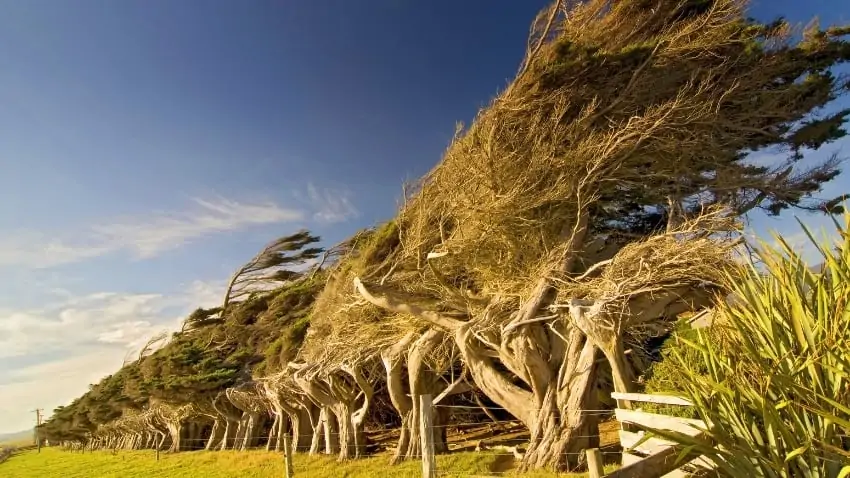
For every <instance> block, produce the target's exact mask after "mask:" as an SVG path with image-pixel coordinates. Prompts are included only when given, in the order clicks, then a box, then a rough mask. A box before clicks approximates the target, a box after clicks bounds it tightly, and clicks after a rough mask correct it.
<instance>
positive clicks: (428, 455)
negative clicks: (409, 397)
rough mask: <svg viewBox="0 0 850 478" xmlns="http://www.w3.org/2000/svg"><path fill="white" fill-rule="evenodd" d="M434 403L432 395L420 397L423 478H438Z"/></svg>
mask: <svg viewBox="0 0 850 478" xmlns="http://www.w3.org/2000/svg"><path fill="white" fill-rule="evenodd" d="M433 408H434V403H433V401H432V397H431V395H420V396H419V436H420V437H421V438H422V442H421V444H422V478H436V476H437V460H436V458H435V457H434V427H433V424H434V423H433V420H434V418H433V417H434V410H433Z"/></svg>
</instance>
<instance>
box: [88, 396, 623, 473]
mask: <svg viewBox="0 0 850 478" xmlns="http://www.w3.org/2000/svg"><path fill="white" fill-rule="evenodd" d="M439 409H446V410H449V411H450V412H451V416H452V417H454V418H455V420H451V421H445V419H446V417H445V414H444V416H443V418H442V420H443V421H441V422H439V423H433V422H431V421H430V420H428V423H427V424H424V423H416V430H406V431H411V432H413V435H414V437H415V439H416V440H420V439H421V438H423V437H424V435H426V434H427V435H428V436H429V440H423V441H422V443H414V444H412V445H408V446H407V447H406V448H405V449H404V450H400V451H397V447H398V445H399V443H398V442H399V437H400V435H402V433H403V432H404V431H403V429H401V428H393V429H373V430H366V431H365V432H364V435H365V436H366V437H367V441H366V443H365V444H361V446H362V448H360V449H359V450H357V451H359V452H360V453H361V454H362V455H363V456H370V457H374V459H376V460H381V459H383V460H385V461H383V464H381V463H376V464H375V466H377V467H378V469H376V472H379V473H380V475H381V476H383V477H387V478H389V477H396V476H398V477H407V476H411V477H420V476H422V477H426V478H434V477H436V476H477V477H483V476H504V475H507V474H510V473H514V471H513V470H514V469H515V468H516V466H517V465H518V463H519V462H520V461H521V460H522V457H523V453H524V452H525V451H526V448H527V446H528V443H529V439H530V432H529V430H528V429H527V428H526V427H525V425H524V424H523V422H522V421H521V420H516V419H499V418H496V419H494V418H493V416H494V415H493V414H496V415H499V414H500V413H499V412H507V410H505V409H502V408H499V407H488V411H490V412H491V413H490V414H489V417H491V418H490V419H485V420H476V421H463V422H458V421H456V419H457V418H460V417H469V415H465V414H463V413H462V412H463V411H469V412H478V413H479V414H480V410H481V408H480V406H476V405H456V404H452V405H443V404H437V405H433V406H430V407H427V408H426V409H423V413H422V415H423V416H424V415H429V416H430V418H432V419H433V418H435V417H436V416H437V415H439V413H438V410H439ZM527 411H528V412H529V413H533V412H538V413H540V412H544V411H546V412H549V411H551V412H554V410H549V409H547V410H542V409H536V410H535V409H528V410H527ZM571 413H573V414H574V416H575V415H580V416H588V417H593V418H594V419H596V420H598V421H602V420H605V419H607V418H610V417H612V416H613V414H614V411H613V410H610V409H588V410H581V411H572V412H571ZM270 424H271V420H270V421H269V423H267V424H266V426H264V427H261V428H260V429H262V430H263V431H264V433H261V434H256V435H250V436H249V437H245V436H239V435H238V434H237V436H228V437H227V438H226V443H225V442H224V438H225V437H219V438H217V439H211V438H210V436H209V433H211V430H210V428H209V427H204V428H203V432H204V433H205V434H206V436H193V437H181V438H180V440H179V451H181V452H182V451H194V450H204V449H209V450H214V451H219V450H228V451H229V452H231V453H233V452H235V453H239V452H249V451H251V452H257V451H269V452H273V453H276V454H279V455H280V456H283V455H285V454H286V452H285V444H284V443H283V442H284V440H282V439H281V438H282V437H279V436H278V435H277V433H275V432H272V431H269V430H270V429H269V428H268V425H270ZM197 431H198V430H196V431H195V433H197ZM286 435H287V437H288V438H289V445H290V446H291V447H296V448H297V449H296V450H293V451H292V453H291V456H290V458H291V463H292V465H291V474H289V475H286V474H284V475H282V476H299V477H300V476H311V475H312V474H315V473H317V472H318V471H319V469H325V468H327V470H325V471H329V472H331V473H330V474H328V475H327V476H334V473H335V472H333V470H335V469H336V468H337V467H340V471H341V470H342V467H344V465H343V464H340V463H337V462H336V458H337V457H338V456H339V444H338V443H337V444H336V446H328V445H327V443H326V441H325V440H326V438H327V437H325V436H324V434H317V432H311V433H298V434H294V433H293V431H292V430H288V431H287V432H286ZM572 438H573V439H581V440H588V441H591V442H594V443H599V442H602V441H603V438H604V437H603V436H602V435H601V434H600V433H594V434H580V435H574V436H572ZM608 438H609V440H608V442H607V443H603V445H608V446H609V447H608V448H604V449H603V450H602V451H601V453H602V455H604V457H605V458H606V459H608V460H609V461H611V462H615V461H619V458H620V455H621V452H620V451H619V449H618V448H617V443H615V441H616V440H614V441H612V440H610V434H609V437H608ZM335 440H337V441H338V440H339V435H338V430H336V431H332V433H331V438H330V442H331V443H333V442H334V441H335ZM435 440H436V442H435ZM101 443H104V441H101ZM151 443H155V444H156V445H155V446H153V447H151ZM435 443H436V445H435ZM111 444H112V445H113V446H114V448H112V449H109V448H107V449H106V450H105V451H106V452H110V453H112V454H113V455H120V454H121V453H122V452H125V451H128V450H129V449H135V451H134V452H138V451H139V450H138V448H139V445H140V444H141V445H142V446H143V447H145V448H144V450H147V452H151V457H152V458H153V459H156V460H159V457H160V454H164V455H165V456H168V455H170V454H171V452H170V450H174V449H175V448H177V447H173V446H172V445H173V444H172V443H171V439H170V437H169V438H167V439H164V441H156V442H151V440H150V439H148V440H144V439H139V440H136V441H127V440H125V441H123V442H122V441H121V440H112V441H111ZM121 444H123V445H126V446H128V447H130V446H132V448H127V447H125V448H122V447H121V446H120V445H121ZM311 445H312V451H313V452H314V454H313V455H310V454H308V453H307V451H308V450H309V449H310V448H311ZM101 449H103V447H102V446H101ZM144 450H142V451H143V452H145V451H144ZM436 450H440V451H442V452H444V453H441V454H440V456H436V453H435V451H436ZM86 451H88V452H92V451H93V450H90V449H89V450H83V452H86ZM446 452H447V453H446ZM352 453H356V452H355V451H352ZM396 454H397V455H398V456H400V457H401V459H400V464H398V465H390V464H389V463H390V460H391V458H392V457H393V456H394V455H396ZM548 455H549V456H550V457H555V456H561V457H562V459H563V460H565V461H568V462H570V463H576V462H580V461H583V460H584V451H562V452H554V453H553V452H551V451H548ZM154 456H155V458H154ZM550 459H552V458H550ZM429 462H430V463H431V467H430V469H428V466H427V463H429ZM420 463H421V466H420Z"/></svg>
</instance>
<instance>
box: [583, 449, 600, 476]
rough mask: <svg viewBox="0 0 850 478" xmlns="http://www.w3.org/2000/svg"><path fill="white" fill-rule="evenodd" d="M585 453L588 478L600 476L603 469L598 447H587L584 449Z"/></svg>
mask: <svg viewBox="0 0 850 478" xmlns="http://www.w3.org/2000/svg"><path fill="white" fill-rule="evenodd" d="M584 452H585V454H587V471H588V476H589V477H590V478H602V476H603V475H604V474H605V470H604V468H603V467H602V453H600V452H599V448H588V449H587V450H584Z"/></svg>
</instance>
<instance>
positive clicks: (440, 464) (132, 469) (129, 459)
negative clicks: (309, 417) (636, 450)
mask: <svg viewBox="0 0 850 478" xmlns="http://www.w3.org/2000/svg"><path fill="white" fill-rule="evenodd" d="M512 464H513V458H512V457H510V456H505V455H497V454H494V453H487V452H481V453H476V452H464V453H454V454H451V455H444V456H438V457H437V469H438V472H439V474H440V476H457V477H461V476H470V475H478V476H481V475H483V476H487V475H489V474H491V473H493V472H500V471H501V472H502V473H499V474H498V476H522V477H528V478H550V477H555V476H559V477H568V476H582V475H566V474H560V475H556V474H554V473H531V474H523V475H516V474H514V473H512V472H511V471H510V468H512ZM420 466H421V464H420V463H419V462H408V463H404V464H401V465H397V466H389V465H388V464H387V456H386V455H382V456H378V457H373V458H367V459H363V460H354V461H350V462H346V463H337V462H336V461H335V459H333V458H327V457H322V456H306V455H298V456H296V459H295V463H294V470H295V476H296V477H305V478H306V477H310V478H340V477H346V478H367V477H368V478H371V477H379V478H395V477H410V478H418V477H420V476H421V471H420V469H421V468H420ZM505 471H506V472H505ZM0 476H2V477H3V478H51V477H56V478H58V477H63V478H76V477H80V478H82V477H86V478H88V477H98V478H100V477H114V478H118V477H121V478H135V477H175V478H188V477H191V478H199V477H204V478H225V477H233V476H239V477H240V478H266V477H269V478H271V477H274V478H281V477H283V459H282V458H281V455H280V454H278V453H271V452H266V451H248V452H236V451H223V452H222V451H216V452H204V451H196V452H186V453H177V454H165V453H163V454H162V455H161V456H160V460H159V462H157V461H156V459H155V455H154V452H152V451H149V450H148V451H119V452H118V453H117V454H115V455H113V454H112V453H111V452H105V451H98V452H94V453H77V452H74V453H72V452H68V451H63V450H60V449H56V448H43V449H42V450H41V453H36V452H35V451H27V452H24V453H21V454H17V455H14V456H12V457H11V458H10V459H9V460H8V461H6V462H5V463H3V464H0ZM494 476H495V475H494Z"/></svg>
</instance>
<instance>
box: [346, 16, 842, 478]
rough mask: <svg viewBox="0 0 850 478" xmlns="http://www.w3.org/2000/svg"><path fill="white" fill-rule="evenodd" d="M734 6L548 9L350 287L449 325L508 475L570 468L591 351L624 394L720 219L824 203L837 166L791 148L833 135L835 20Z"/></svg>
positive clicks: (720, 242)
mask: <svg viewBox="0 0 850 478" xmlns="http://www.w3.org/2000/svg"><path fill="white" fill-rule="evenodd" d="M745 9H746V2H745V1H743V0H621V1H616V2H612V1H610V0H588V1H583V2H577V1H561V2H557V3H556V4H554V5H553V6H552V7H551V8H550V9H548V10H547V11H545V12H543V13H542V14H541V15H540V17H539V18H538V20H537V21H536V22H535V24H534V25H533V28H532V37H531V41H530V43H529V51H528V55H527V58H526V59H525V62H524V64H523V66H522V68H521V70H520V72H519V74H518V76H517V78H516V79H515V80H514V82H513V83H512V84H511V85H510V86H509V87H508V88H507V89H506V90H505V91H504V92H503V93H502V94H501V95H500V96H499V97H498V98H497V99H496V100H494V101H493V103H492V104H491V105H490V106H489V107H487V108H486V109H484V110H482V111H481V112H480V113H479V115H478V116H477V117H476V119H475V121H474V123H473V124H472V125H471V126H470V127H469V128H468V130H466V131H465V132H462V134H459V135H458V137H457V138H456V139H455V141H454V142H453V144H452V145H451V146H450V148H449V149H448V151H447V152H446V154H445V157H444V158H443V160H442V162H441V163H440V164H439V165H438V166H437V167H436V168H435V169H434V170H433V171H431V172H430V173H429V174H428V175H427V176H426V177H425V178H423V180H422V181H421V183H420V185H419V187H418V190H417V191H416V193H415V194H414V195H413V196H411V197H410V198H409V199H408V201H407V202H406V204H405V206H404V208H403V209H402V210H401V212H400V213H399V216H398V218H397V219H396V224H397V234H398V237H397V239H396V241H395V244H396V246H395V250H394V251H393V253H392V254H387V255H385V256H384V257H385V258H384V260H382V261H380V262H377V263H375V264H373V265H372V267H371V269H370V270H368V271H364V273H363V276H362V277H361V278H358V279H355V280H354V283H355V286H356V288H357V290H358V291H359V294H360V297H361V298H362V299H366V300H367V301H368V302H369V303H370V304H372V306H374V307H376V308H378V309H381V310H384V311H385V315H384V317H386V318H387V320H391V321H395V322H398V323H400V322H404V321H408V322H412V323H416V324H428V325H429V326H430V327H431V328H433V329H435V330H438V331H441V332H444V333H446V334H447V335H448V336H450V337H452V338H453V340H454V342H455V345H456V346H457V349H458V350H460V352H461V354H462V357H463V361H464V363H465V365H466V366H467V367H468V369H469V371H470V374H471V376H472V378H473V380H474V382H475V384H476V385H477V386H478V387H479V388H480V389H481V390H482V391H483V392H484V393H486V394H487V395H488V396H489V398H490V399H492V400H493V401H494V402H496V403H497V404H499V405H500V406H502V407H504V408H505V409H507V410H508V411H509V412H510V413H512V414H513V415H514V416H516V417H517V418H518V419H519V420H521V421H522V422H523V423H525V424H526V425H527V426H528V427H529V429H530V430H531V439H530V443H529V446H528V449H527V452H526V453H525V456H524V458H523V467H524V468H526V469H528V468H538V467H553V468H556V469H564V468H572V467H574V466H575V465H576V464H577V463H576V461H577V457H580V456H581V454H580V453H579V452H580V451H581V450H582V449H583V448H586V447H588V446H590V445H593V438H590V437H592V436H593V435H595V434H596V433H595V431H596V423H595V418H594V415H593V414H587V413H584V411H585V410H589V409H594V408H598V406H597V405H596V403H595V400H596V393H595V390H596V388H597V385H598V384H599V383H598V382H599V381H600V380H601V379H602V377H603V373H600V372H601V371H600V370H599V367H600V365H599V363H600V361H599V360H598V358H599V357H600V356H604V357H605V358H606V359H607V360H606V361H607V363H608V364H609V366H610V371H611V376H612V377H613V386H614V388H615V389H616V390H620V391H629V390H631V389H632V388H633V386H634V376H635V374H636V372H638V371H639V369H638V367H639V363H637V362H636V361H635V360H634V359H631V358H630V357H632V356H636V355H639V353H637V352H638V351H639V348H638V347H635V348H634V350H635V353H633V354H631V355H629V354H627V353H626V350H627V349H628V348H629V347H631V346H632V345H640V344H641V343H643V341H645V340H646V338H647V337H649V336H651V335H654V334H660V333H665V331H667V330H669V328H670V325H671V324H672V323H673V322H674V321H675V318H676V317H677V316H678V315H680V314H681V313H684V312H687V311H690V310H694V309H698V308H701V307H704V306H706V305H708V304H709V303H710V300H711V298H712V296H713V295H714V294H716V293H717V292H718V291H719V289H721V288H722V285H721V282H722V281H721V280H720V279H721V278H722V274H723V271H724V270H725V269H726V267H727V265H728V264H730V262H731V261H732V257H731V256H732V251H733V248H734V246H735V244H736V238H737V237H738V236H739V235H738V226H737V218H739V217H740V216H742V215H746V214H747V213H748V212H750V211H752V210H754V209H761V210H764V211H767V212H768V213H770V214H778V213H779V212H780V211H782V210H783V209H786V208H790V207H802V208H807V209H815V210H832V211H835V210H837V208H838V204H839V203H838V202H837V201H833V200H830V201H822V200H818V199H815V198H814V194H816V193H817V192H818V191H819V190H820V188H821V185H822V184H823V183H824V182H826V181H829V180H831V179H832V178H834V177H835V176H836V175H837V174H838V172H839V170H838V166H839V161H838V159H837V158H830V159H828V160H827V161H825V162H822V163H819V164H809V161H807V159H806V153H807V152H809V151H811V150H814V149H817V148H819V147H820V146H822V145H824V144H826V143H829V142H830V141H834V140H836V139H838V138H840V137H842V136H844V135H845V130H844V122H845V120H846V118H847V115H848V113H850V111H846V110H844V111H837V112H835V111H830V110H828V109H825V108H824V107H825V106H826V105H828V104H829V103H830V102H831V101H832V100H834V99H835V98H837V97H838V95H840V94H842V93H845V92H846V91H847V89H848V87H850V82H847V80H846V79H844V78H840V77H837V76H836V75H835V74H834V73H833V69H834V67H835V66H836V65H839V64H841V63H843V62H846V61H848V59H850V44H848V43H847V42H846V41H844V40H843V39H842V38H843V36H845V35H847V34H848V33H850V28H830V29H826V30H822V29H819V28H818V27H817V26H814V25H813V26H810V27H808V28H807V29H806V30H805V31H804V32H803V35H802V36H801V37H800V38H798V36H796V35H795V34H794V33H795V32H794V31H793V29H792V27H791V26H790V25H789V24H787V23H786V22H784V21H781V20H780V21H776V22H774V23H770V24H764V23H759V22H757V21H755V20H752V19H748V18H747V17H746V14H745V13H746V12H745ZM765 151H769V152H770V153H771V154H770V155H762V154H759V156H760V159H759V160H758V161H755V160H754V156H753V153H762V152H765ZM774 153H775V154H774ZM351 304H352V306H354V305H356V304H357V302H356V301H352V302H351ZM372 314H374V312H372ZM364 315H365V314H364ZM399 328H402V327H401V326H399ZM606 361H603V362H606Z"/></svg>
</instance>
